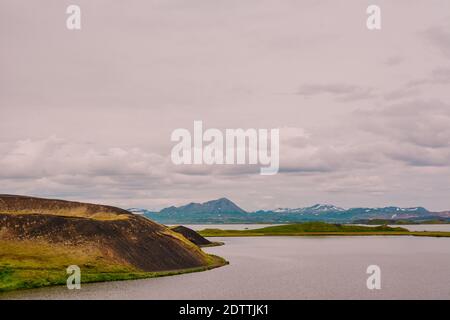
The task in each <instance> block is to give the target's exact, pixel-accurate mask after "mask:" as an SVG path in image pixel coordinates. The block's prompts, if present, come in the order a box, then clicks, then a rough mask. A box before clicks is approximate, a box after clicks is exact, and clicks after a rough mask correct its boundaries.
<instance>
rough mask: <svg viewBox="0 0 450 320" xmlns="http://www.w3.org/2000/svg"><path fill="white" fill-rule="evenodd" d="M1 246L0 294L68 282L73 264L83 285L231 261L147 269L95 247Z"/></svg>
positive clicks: (168, 273) (211, 258) (214, 259)
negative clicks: (107, 256)
mask: <svg viewBox="0 0 450 320" xmlns="http://www.w3.org/2000/svg"><path fill="white" fill-rule="evenodd" d="M0 247H1V248H2V250H1V252H0V294H1V293H3V292H9V291H14V290H21V289H34V288H40V287H47V286H56V285H65V284H66V281H67V278H68V276H69V275H68V274H67V273H66V268H67V267H68V266H69V265H72V264H75V265H78V266H79V267H80V268H81V284H82V285H83V284H85V283H93V282H106V281H123V280H137V279H146V278H156V277H165V276H173V275H180V274H185V273H193V272H201V271H207V270H211V269H215V268H219V267H221V266H224V265H227V264H228V261H226V260H225V259H223V258H221V257H218V256H215V255H211V254H207V255H206V261H205V265H204V266H200V267H194V268H186V269H176V270H166V271H154V272H145V271H141V270H138V269H136V268H134V267H132V266H129V265H126V264H123V263H120V262H118V261H113V260H108V259H103V258H101V257H100V256H99V252H97V251H95V249H92V248H86V247H74V246H72V247H67V246H61V245H50V244H42V243H31V242H11V241H8V242H7V241H0ZM69 253H70V254H69ZM0 298H1V296H0Z"/></svg>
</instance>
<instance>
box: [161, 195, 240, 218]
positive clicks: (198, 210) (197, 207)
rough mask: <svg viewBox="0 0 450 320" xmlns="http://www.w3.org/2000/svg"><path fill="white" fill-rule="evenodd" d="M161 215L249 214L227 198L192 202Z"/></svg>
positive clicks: (170, 209)
mask: <svg viewBox="0 0 450 320" xmlns="http://www.w3.org/2000/svg"><path fill="white" fill-rule="evenodd" d="M159 213H160V214H177V213H183V214H204V213H207V214H222V213H237V214H245V213H247V212H246V211H244V210H243V209H241V208H239V207H238V206H237V205H236V204H234V203H233V202H232V201H230V200H228V199H227V198H220V199H217V200H212V201H208V202H204V203H195V202H191V203H189V204H187V205H185V206H181V207H178V208H177V207H173V206H172V207H169V208H165V209H163V210H161V211H160V212H159Z"/></svg>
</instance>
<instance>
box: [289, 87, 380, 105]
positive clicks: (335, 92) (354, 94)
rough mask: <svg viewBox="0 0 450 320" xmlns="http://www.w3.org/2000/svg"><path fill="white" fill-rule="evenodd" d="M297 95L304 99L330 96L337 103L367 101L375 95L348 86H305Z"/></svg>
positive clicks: (362, 89)
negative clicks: (335, 99)
mask: <svg viewBox="0 0 450 320" xmlns="http://www.w3.org/2000/svg"><path fill="white" fill-rule="evenodd" d="M297 94H299V95H302V96H304V97H310V96H317V95H331V96H334V97H336V98H337V100H338V101H341V102H346V101H358V100H368V99H371V98H373V97H374V96H375V95H374V93H373V89H371V88H364V87H360V86H355V85H348V84H338V83H334V84H307V85H303V86H301V87H300V89H299V90H298V91H297Z"/></svg>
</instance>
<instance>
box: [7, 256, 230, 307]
mask: <svg viewBox="0 0 450 320" xmlns="http://www.w3.org/2000/svg"><path fill="white" fill-rule="evenodd" d="M208 257H209V258H210V259H211V262H210V263H209V264H208V265H206V266H201V267H194V268H187V269H176V270H167V271H154V272H139V271H135V272H133V271H131V272H97V273H84V275H82V277H81V285H83V284H88V283H102V282H113V281H132V280H142V279H151V278H161V277H169V276H176V275H182V274H189V273H196V272H204V271H209V270H213V269H217V268H220V267H223V266H226V265H228V264H229V262H228V261H227V260H225V259H224V258H222V257H219V256H217V255H213V254H208ZM0 271H1V270H0ZM42 271H45V270H42ZM86 277H87V279H86ZM66 280H67V279H66V277H64V278H61V279H59V280H56V281H55V282H53V283H45V284H36V283H35V284H33V285H30V286H24V287H11V288H7V289H0V300H2V296H7V294H9V293H14V292H19V291H24V290H34V289H40V288H49V287H56V286H63V285H64V284H65V283H66Z"/></svg>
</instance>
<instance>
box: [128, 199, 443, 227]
mask: <svg viewBox="0 0 450 320" xmlns="http://www.w3.org/2000/svg"><path fill="white" fill-rule="evenodd" d="M128 211H131V212H133V213H136V214H144V215H145V216H147V217H148V218H151V219H153V220H156V221H158V222H160V223H165V224H178V223H184V224H195V223H200V224H203V223H205V224H209V223H288V222H302V221H325V222H339V223H349V222H353V221H357V220H371V219H389V220H411V222H414V221H415V220H420V221H423V220H433V219H444V220H447V219H448V220H449V222H450V214H449V212H448V211H446V212H431V211H429V210H427V209H425V208H423V207H411V208H401V207H395V206H389V207H379V208H364V207H359V208H349V209H345V208H341V207H338V206H334V205H331V204H315V205H313V206H310V207H300V208H277V209H273V210H259V211H254V212H247V211H245V210H244V209H242V208H240V207H239V206H238V205H236V204H235V203H234V202H232V201H231V200H229V199H227V198H220V199H217V200H211V201H207V202H204V203H189V204H187V205H184V206H180V207H175V206H171V207H168V208H165V209H162V210H161V211H159V212H152V211H148V210H145V209H139V208H131V209H128Z"/></svg>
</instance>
